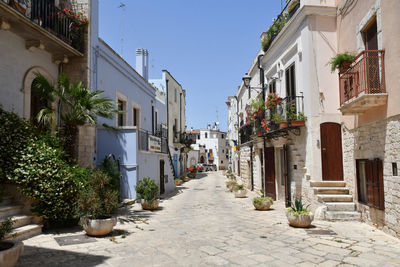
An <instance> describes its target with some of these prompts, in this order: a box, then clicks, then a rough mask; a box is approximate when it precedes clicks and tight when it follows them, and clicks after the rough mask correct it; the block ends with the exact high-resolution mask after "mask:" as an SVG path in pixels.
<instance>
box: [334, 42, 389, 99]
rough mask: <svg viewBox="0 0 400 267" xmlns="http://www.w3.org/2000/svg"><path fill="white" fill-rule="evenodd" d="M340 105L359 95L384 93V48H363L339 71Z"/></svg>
mask: <svg viewBox="0 0 400 267" xmlns="http://www.w3.org/2000/svg"><path fill="white" fill-rule="evenodd" d="M339 86H340V105H341V106H342V105H343V104H345V103H346V102H348V101H349V100H352V99H355V98H357V97H359V96H361V95H374V94H382V93H386V89H385V64H384V50H365V51H363V52H361V53H360V54H358V55H357V56H356V58H355V59H354V61H353V62H352V64H351V65H350V68H349V69H347V70H346V71H343V72H341V73H339Z"/></svg>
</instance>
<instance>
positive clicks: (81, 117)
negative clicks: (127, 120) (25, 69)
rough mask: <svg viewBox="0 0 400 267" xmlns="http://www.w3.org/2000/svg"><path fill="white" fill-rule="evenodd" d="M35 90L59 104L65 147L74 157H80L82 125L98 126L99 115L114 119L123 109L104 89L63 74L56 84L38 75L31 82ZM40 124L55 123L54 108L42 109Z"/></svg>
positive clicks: (38, 117) (39, 115) (49, 100)
mask: <svg viewBox="0 0 400 267" xmlns="http://www.w3.org/2000/svg"><path fill="white" fill-rule="evenodd" d="M32 90H33V91H34V92H35V93H36V94H37V95H39V96H41V97H42V98H44V99H46V100H47V101H48V102H53V103H57V105H58V108H57V110H61V111H62V112H61V114H59V115H60V119H61V122H60V124H61V129H60V133H61V134H62V135H63V138H64V139H65V144H64V150H65V151H66V152H67V153H68V155H70V157H71V159H73V160H76V159H77V142H78V133H79V127H80V126H83V125H86V124H89V125H92V126H94V125H96V117H97V116H99V117H103V118H112V117H113V116H114V115H115V114H119V113H121V112H122V111H119V110H117V109H116V106H117V105H116V102H114V101H112V100H111V99H108V98H106V97H103V96H102V94H103V91H90V89H89V88H87V87H85V86H84V85H83V83H82V82H75V83H72V82H71V79H70V78H69V77H68V76H67V75H66V74H64V73H62V74H61V75H60V76H59V77H58V82H57V84H53V83H51V82H50V81H49V80H47V79H46V77H44V76H43V75H41V74H37V75H36V77H35V80H34V83H32ZM36 119H37V121H38V122H39V123H40V124H41V125H45V126H49V125H53V122H54V121H55V119H56V115H55V110H53V109H51V108H48V107H46V108H43V109H42V110H40V112H39V113H38V116H37V118H36Z"/></svg>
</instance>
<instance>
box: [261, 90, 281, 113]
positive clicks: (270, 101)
mask: <svg viewBox="0 0 400 267" xmlns="http://www.w3.org/2000/svg"><path fill="white" fill-rule="evenodd" d="M280 103H282V98H281V97H279V96H278V95H277V94H275V93H270V94H268V98H267V102H266V103H265V104H266V105H267V108H269V109H272V108H274V107H276V106H277V105H279V104H280Z"/></svg>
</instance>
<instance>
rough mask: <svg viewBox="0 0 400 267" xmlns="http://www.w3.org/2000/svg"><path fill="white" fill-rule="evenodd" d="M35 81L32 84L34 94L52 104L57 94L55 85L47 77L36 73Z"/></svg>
mask: <svg viewBox="0 0 400 267" xmlns="http://www.w3.org/2000/svg"><path fill="white" fill-rule="evenodd" d="M35 76H36V77H35V79H34V80H33V82H32V90H33V92H34V93H35V94H36V95H38V96H40V97H43V98H44V99H46V100H48V101H50V102H52V101H54V100H55V98H54V97H55V92H56V88H55V86H54V84H52V83H51V82H50V81H49V80H47V78H46V77H44V76H43V75H42V74H40V73H35Z"/></svg>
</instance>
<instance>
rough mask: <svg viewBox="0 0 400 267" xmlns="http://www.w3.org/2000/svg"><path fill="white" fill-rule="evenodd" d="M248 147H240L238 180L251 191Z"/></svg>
mask: <svg viewBox="0 0 400 267" xmlns="http://www.w3.org/2000/svg"><path fill="white" fill-rule="evenodd" d="M249 163H250V146H241V147H240V178H241V182H242V184H243V185H244V186H245V187H247V188H248V189H251V174H250V168H249V165H250V164H249Z"/></svg>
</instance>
